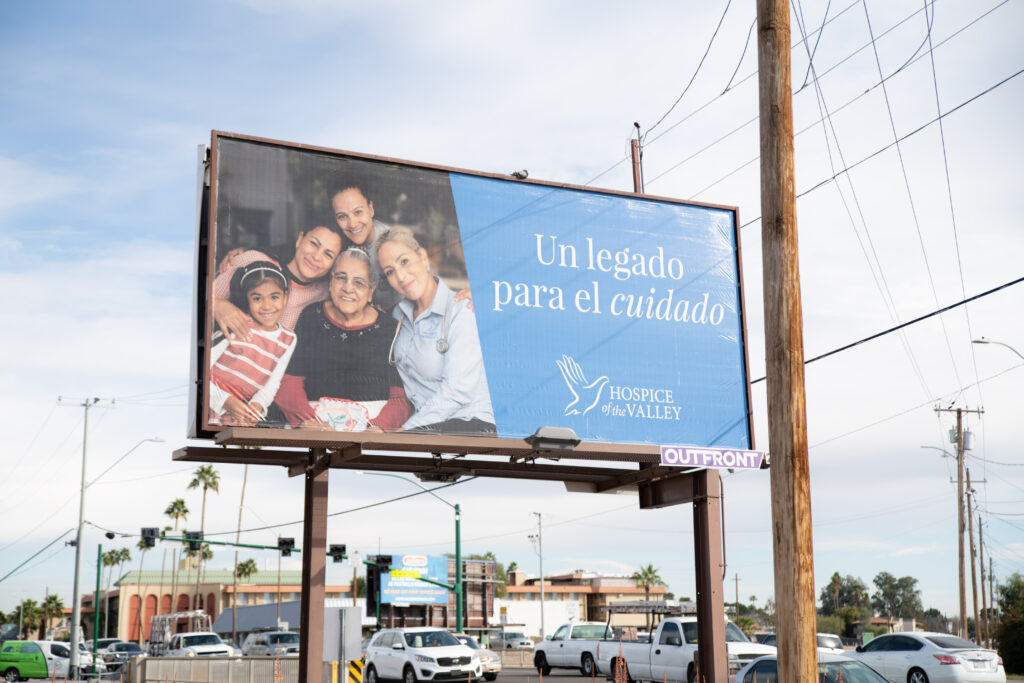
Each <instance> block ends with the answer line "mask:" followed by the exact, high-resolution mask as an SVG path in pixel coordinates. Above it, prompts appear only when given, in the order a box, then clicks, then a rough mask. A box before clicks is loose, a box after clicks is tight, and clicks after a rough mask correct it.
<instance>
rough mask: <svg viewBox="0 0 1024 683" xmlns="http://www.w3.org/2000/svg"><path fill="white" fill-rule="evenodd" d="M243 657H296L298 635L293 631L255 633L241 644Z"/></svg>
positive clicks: (297, 654) (297, 652) (297, 653)
mask: <svg viewBox="0 0 1024 683" xmlns="http://www.w3.org/2000/svg"><path fill="white" fill-rule="evenodd" d="M242 655H243V656H245V657H277V656H281V657H298V656H299V634H298V633H295V632H294V631H256V632H255V633H250V634H249V635H247V636H246V637H245V640H244V641H243V642H242Z"/></svg>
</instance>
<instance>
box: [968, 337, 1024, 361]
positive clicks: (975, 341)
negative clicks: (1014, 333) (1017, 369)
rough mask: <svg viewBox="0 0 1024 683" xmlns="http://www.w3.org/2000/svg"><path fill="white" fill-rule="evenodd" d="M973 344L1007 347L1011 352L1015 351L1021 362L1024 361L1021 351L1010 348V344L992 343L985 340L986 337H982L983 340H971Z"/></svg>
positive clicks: (989, 340)
mask: <svg viewBox="0 0 1024 683" xmlns="http://www.w3.org/2000/svg"><path fill="white" fill-rule="evenodd" d="M971 343H972V344H997V345H999V346H1005V347H1006V348H1008V349H1010V350H1011V351H1013V352H1014V353H1015V354H1017V356H1018V357H1019V358H1020V359H1021V360H1024V355H1021V352H1020V351H1018V350H1017V349H1015V348H1013V347H1012V346H1010V345H1009V344H1004V343H1003V342H997V341H992V340H991V339H985V338H984V337H982V338H981V339H972V340H971Z"/></svg>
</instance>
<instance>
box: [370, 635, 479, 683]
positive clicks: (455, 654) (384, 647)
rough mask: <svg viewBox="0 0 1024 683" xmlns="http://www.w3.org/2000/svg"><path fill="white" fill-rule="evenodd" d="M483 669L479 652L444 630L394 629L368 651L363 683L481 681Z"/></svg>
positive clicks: (375, 638)
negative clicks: (387, 681) (387, 682)
mask: <svg viewBox="0 0 1024 683" xmlns="http://www.w3.org/2000/svg"><path fill="white" fill-rule="evenodd" d="M482 674H483V668H482V666H481V664H480V657H479V655H477V653H476V651H474V650H472V649H470V648H468V647H466V646H465V645H463V644H462V643H460V642H459V641H458V640H457V639H456V638H455V636H453V635H452V634H451V633H449V632H448V631H445V630H443V629H440V628H430V627H420V628H391V629H386V630H384V631H381V632H380V633H378V634H377V635H376V636H374V638H373V640H372V641H370V645H369V646H368V647H367V648H366V664H365V666H364V669H363V683H379V680H380V679H398V680H401V681H402V683H417V681H465V680H466V679H467V678H469V679H472V680H473V681H474V682H475V681H479V680H480V676H481V675H482Z"/></svg>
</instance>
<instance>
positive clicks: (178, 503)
mask: <svg viewBox="0 0 1024 683" xmlns="http://www.w3.org/2000/svg"><path fill="white" fill-rule="evenodd" d="M164 514H165V515H166V516H168V517H170V518H171V519H173V520H174V535H175V536H177V535H178V522H180V521H184V520H187V519H188V506H187V505H185V499H184V498H175V499H174V500H172V501H171V504H170V505H168V506H167V509H165V510H164ZM164 559H167V551H166V550H165V551H164ZM172 563H173V564H172V565H171V604H170V605H169V606H168V608H167V611H168V612H173V611H174V610H175V609H176V599H177V596H176V595H175V593H177V588H178V551H177V549H175V551H174V555H173V559H172ZM163 583H164V579H163V571H162V570H161V573H160V587H161V588H160V589H161V590H163ZM157 612H158V613H159V612H160V608H159V606H158V607H157Z"/></svg>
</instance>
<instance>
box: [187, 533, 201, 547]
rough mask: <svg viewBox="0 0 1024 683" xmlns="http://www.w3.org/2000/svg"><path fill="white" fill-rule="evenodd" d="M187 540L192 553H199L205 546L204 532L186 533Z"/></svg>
mask: <svg viewBox="0 0 1024 683" xmlns="http://www.w3.org/2000/svg"><path fill="white" fill-rule="evenodd" d="M185 540H186V542H187V543H188V549H189V550H191V551H192V552H199V551H200V550H201V549H202V546H203V532H202V531H186V532H185Z"/></svg>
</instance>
